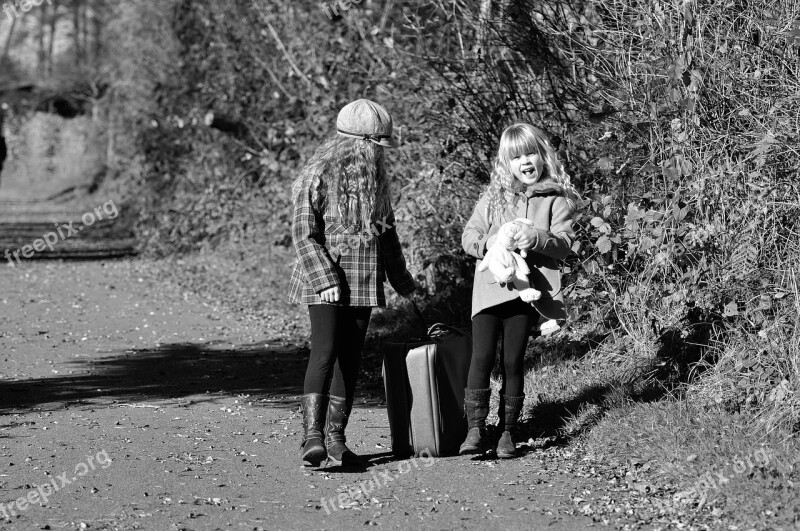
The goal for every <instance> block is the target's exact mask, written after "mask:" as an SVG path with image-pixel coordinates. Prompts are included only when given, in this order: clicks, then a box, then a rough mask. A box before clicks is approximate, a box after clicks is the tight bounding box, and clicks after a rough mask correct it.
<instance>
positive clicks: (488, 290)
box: [460, 123, 580, 458]
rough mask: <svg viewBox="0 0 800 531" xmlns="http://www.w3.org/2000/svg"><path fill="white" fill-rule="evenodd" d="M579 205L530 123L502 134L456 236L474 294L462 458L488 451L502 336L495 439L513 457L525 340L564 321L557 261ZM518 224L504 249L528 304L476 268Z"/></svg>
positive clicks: (565, 251) (501, 450)
mask: <svg viewBox="0 0 800 531" xmlns="http://www.w3.org/2000/svg"><path fill="white" fill-rule="evenodd" d="M579 201H580V198H579V196H578V193H577V191H576V190H575V187H574V186H573V185H572V183H571V182H570V178H569V175H567V173H566V172H565V171H564V168H563V166H562V165H561V163H560V162H559V160H558V157H557V156H556V153H555V150H553V148H552V146H551V145H550V143H549V142H548V141H547V138H546V137H545V136H544V134H543V133H542V132H541V131H539V130H538V129H537V128H536V127H534V126H532V125H531V124H528V123H516V124H514V125H511V126H510V127H508V128H506V129H505V130H504V131H503V134H502V136H501V137H500V146H499V149H498V153H497V159H496V161H495V164H494V169H493V171H492V175H491V180H490V183H489V185H488V187H487V189H486V192H485V193H484V194H483V195H482V196H481V198H480V199H479V200H478V204H477V205H476V207H475V210H474V212H473V214H472V216H471V217H470V219H469V221H468V222H467V224H466V226H465V228H464V232H463V235H462V239H461V243H462V246H463V247H464V250H465V251H466V252H467V253H469V254H470V255H472V256H474V257H475V258H477V259H478V264H477V266H478V267H476V272H475V281H474V285H473V291H472V341H473V345H472V346H473V348H472V360H471V364H470V369H469V376H468V380H467V388H466V390H465V399H464V409H465V411H466V414H467V420H468V422H469V432H468V434H467V437H466V440H465V441H464V443H463V444H462V445H461V448H460V453H461V454H474V453H483V452H484V451H486V450H487V449H489V448H490V445H489V441H488V440H487V434H486V417H487V415H488V413H489V398H490V394H491V389H490V388H489V379H490V375H491V371H492V367H493V366H494V361H495V355H496V352H497V343H498V340H499V338H500V334H501V333H502V337H503V343H502V344H503V389H502V390H501V397H500V411H499V412H498V415H499V417H500V428H501V429H499V430H498V431H499V432H501V436H500V438H499V441H497V446H496V453H497V456H498V457H501V458H510V457H516V456H517V451H516V442H515V440H514V439H515V437H516V436H517V435H516V433H515V432H516V426H517V422H518V419H519V416H520V412H521V411H522V407H523V404H524V401H525V396H524V393H523V377H524V374H523V359H524V357H525V350H526V347H527V343H528V336H529V334H530V330H531V328H532V326H533V325H535V324H536V323H537V322H539V321H540V320H541V319H543V318H544V319H548V320H556V321H563V320H564V319H566V317H567V313H566V309H565V308H564V299H563V296H562V294H561V272H560V270H559V266H558V260H560V259H563V258H565V257H566V256H567V255H568V254H569V252H570V249H571V247H572V240H573V238H574V237H575V234H574V231H573V229H572V216H573V212H574V211H575V208H576V206H577V204H578V203H579ZM518 219H523V220H527V222H525V223H520V224H519V226H518V227H517V232H516V233H515V234H514V238H513V243H512V245H513V249H509V250H512V251H515V252H520V251H524V254H525V255H526V257H525V261H526V263H527V265H528V267H529V269H530V275H529V279H530V283H531V286H532V287H534V288H536V289H537V290H539V291H540V292H541V293H542V294H541V297H540V298H539V299H538V300H535V301H533V302H532V303H526V302H523V301H522V300H521V299H520V298H519V292H518V291H517V289H516V288H515V286H514V284H513V282H509V283H506V284H500V283H497V282H496V281H495V279H494V277H493V276H492V274H491V273H490V271H488V270H484V271H481V270H480V268H479V266H480V261H481V259H483V257H484V255H485V254H486V251H487V250H488V249H489V248H490V247H491V246H492V245H493V244H494V242H495V240H496V239H497V233H498V231H499V230H500V227H501V226H503V225H504V224H507V223H509V222H513V221H514V220H518Z"/></svg>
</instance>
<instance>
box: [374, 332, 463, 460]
mask: <svg viewBox="0 0 800 531" xmlns="http://www.w3.org/2000/svg"><path fill="white" fill-rule="evenodd" d="M471 355H472V337H471V336H470V334H469V332H466V331H464V330H459V329H456V328H452V327H449V326H446V325H443V324H435V325H433V326H432V327H431V328H430V329H429V330H428V337H427V338H426V339H422V340H419V341H411V342H408V343H388V344H387V345H386V349H385V351H384V357H383V382H384V387H385V390H386V409H387V411H388V415H389V429H390V431H391V435H392V453H393V454H394V455H395V456H398V457H408V456H410V455H425V456H427V455H431V456H442V455H452V454H455V453H457V452H458V447H459V446H460V445H461V443H462V442H464V438H465V437H466V435H467V420H466V418H465V416H464V388H465V387H466V385H467V373H468V372H469V363H470V358H471Z"/></svg>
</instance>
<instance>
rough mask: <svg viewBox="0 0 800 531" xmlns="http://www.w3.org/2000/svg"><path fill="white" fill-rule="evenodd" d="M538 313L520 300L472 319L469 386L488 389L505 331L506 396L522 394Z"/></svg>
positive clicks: (484, 312) (504, 381)
mask: <svg viewBox="0 0 800 531" xmlns="http://www.w3.org/2000/svg"><path fill="white" fill-rule="evenodd" d="M538 316H539V314H538V312H537V311H536V310H535V309H534V308H533V307H532V306H531V305H530V304H528V303H525V302H522V300H521V299H514V300H513V301H509V302H505V303H503V304H499V305H497V306H493V307H491V308H487V309H485V310H483V311H481V312H480V313H478V314H477V315H476V316H475V317H473V318H472V362H471V363H470V366H469V377H468V379H467V387H469V388H470V389H487V388H488V387H489V377H490V376H491V373H492V368H493V367H494V360H495V355H496V354H497V340H498V339H499V338H500V331H501V330H502V332H503V364H502V376H503V388H504V391H503V392H504V393H505V394H506V395H507V396H522V393H523V389H524V386H523V377H524V374H523V370H524V364H523V361H524V359H525V347H526V346H527V345H528V335H529V334H530V329H531V326H532V325H533V324H534V323H536V321H537V319H538Z"/></svg>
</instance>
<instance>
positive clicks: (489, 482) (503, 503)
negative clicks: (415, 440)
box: [0, 260, 602, 529]
mask: <svg viewBox="0 0 800 531" xmlns="http://www.w3.org/2000/svg"><path fill="white" fill-rule="evenodd" d="M156 270H157V268H153V267H149V266H148V265H147V264H146V263H145V262H142V261H138V260H118V261H110V262H105V263H101V262H34V263H28V264H24V265H23V266H22V267H17V268H11V267H7V266H3V267H0V353H2V363H1V364H0V504H2V505H0V529H230V528H236V529H261V528H263V529H348V528H355V527H362V526H364V525H382V526H386V527H393V528H425V529H433V528H436V529H460V528H481V529H584V528H586V527H589V526H592V525H596V524H593V520H592V519H591V518H590V517H588V516H583V515H581V514H575V513H579V512H580V511H571V510H569V506H570V503H571V501H570V500H572V499H574V498H575V497H576V496H578V495H580V496H582V497H583V498H584V499H587V498H590V497H591V496H590V495H593V494H596V493H597V489H598V488H601V487H602V484H601V483H600V480H599V479H596V478H589V477H581V476H582V474H579V475H576V474H574V473H571V472H566V471H564V468H565V467H564V466H563V459H565V456H566V458H569V457H570V455H571V452H572V450H570V449H564V448H550V449H547V450H537V451H531V452H529V453H528V454H527V455H526V456H524V457H523V458H520V459H517V460H511V461H495V460H474V459H469V458H460V457H452V458H442V459H436V460H428V459H422V458H418V459H415V460H402V461H396V460H393V459H392V457H391V455H390V453H389V445H390V442H389V429H388V422H387V420H386V410H385V407H384V406H383V405H382V404H381V402H382V398H383V397H382V396H381V394H380V393H379V392H375V390H374V387H373V388H372V389H373V390H372V391H369V389H368V390H367V394H363V395H361V396H360V397H359V398H358V400H357V404H356V408H355V412H354V414H353V418H352V423H351V428H349V429H348V435H349V439H350V441H351V442H352V445H353V447H354V450H355V451H356V452H357V453H360V454H363V455H365V456H368V457H369V467H368V468H365V469H363V470H356V471H346V470H341V469H335V468H328V469H319V470H307V469H303V468H302V467H301V466H300V465H299V460H298V457H297V454H298V445H299V437H300V435H299V433H298V430H299V428H300V418H299V415H298V413H297V404H298V398H299V394H300V393H301V388H300V385H301V382H302V372H303V370H304V367H305V361H306V356H307V352H308V350H307V347H308V345H307V336H298V337H293V338H292V337H290V336H287V334H286V333H285V330H276V331H273V332H271V331H268V330H260V329H259V327H258V325H257V324H256V322H254V321H248V320H245V319H241V318H239V317H237V316H234V315H232V314H230V313H228V312H226V311H225V310H223V309H219V308H214V307H211V306H209V305H207V304H204V303H203V302H201V301H200V299H198V298H197V297H195V296H193V295H191V294H188V293H183V292H181V291H180V290H179V289H178V288H176V287H174V286H172V285H167V284H165V283H164V282H163V281H161V280H160V279H159V278H157V277H156V276H153V273H152V271H156ZM303 328H304V327H303ZM362 484H363V485H364V488H365V490H368V491H369V493H368V495H366V496H364V495H359V494H357V491H356V489H357V488H358V487H359V485H362ZM348 491H349V494H348ZM23 497H27V499H29V500H30V502H31V503H26V502H24V501H22V500H19V501H15V500H18V499H19V498H23ZM43 497H46V498H47V502H46V503H45V504H44V505H42V504H41V503H40V502H41V501H42V500H43ZM565 507H566V510H565ZM570 513H572V514H570ZM4 514H6V515H7V516H8V517H9V518H7V519H3V516H4Z"/></svg>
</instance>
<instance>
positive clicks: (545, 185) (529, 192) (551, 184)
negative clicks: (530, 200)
mask: <svg viewBox="0 0 800 531" xmlns="http://www.w3.org/2000/svg"><path fill="white" fill-rule="evenodd" d="M563 193H564V188H563V187H562V186H561V185H560V184H558V183H556V182H555V181H551V180H549V179H548V180H546V181H542V182H538V183H534V184H532V185H530V186H529V187H528V188H527V189H526V190H525V196H526V197H533V196H535V195H562V194H563Z"/></svg>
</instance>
